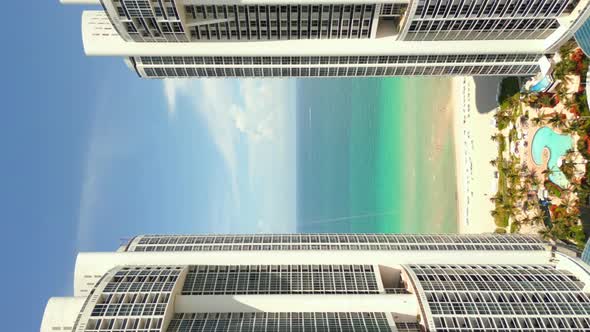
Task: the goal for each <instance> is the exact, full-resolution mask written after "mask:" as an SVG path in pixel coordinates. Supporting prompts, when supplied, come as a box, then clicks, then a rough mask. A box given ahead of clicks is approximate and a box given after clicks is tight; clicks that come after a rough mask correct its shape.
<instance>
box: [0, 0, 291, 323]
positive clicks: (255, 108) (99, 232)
mask: <svg viewBox="0 0 590 332" xmlns="http://www.w3.org/2000/svg"><path fill="white" fill-rule="evenodd" d="M8 6H9V7H11V6H12V7H14V6H22V8H9V10H8V11H7V12H11V13H18V12H26V13H27V16H29V17H35V20H32V21H30V22H29V23H28V24H21V23H22V22H17V21H16V18H17V17H16V16H14V15H11V16H9V17H8V18H7V19H8V22H6V21H5V23H9V24H11V25H12V26H13V27H16V26H18V33H16V34H14V35H13V36H10V37H8V38H9V39H8V40H5V38H7V34H4V35H3V36H2V38H3V40H2V42H3V44H4V45H10V52H8V51H7V50H8V48H5V49H4V50H3V52H1V57H2V61H3V63H5V64H10V65H9V66H5V67H4V68H3V69H4V70H3V76H4V77H3V79H2V89H1V91H2V99H3V102H4V106H3V107H2V112H1V115H2V118H1V119H2V120H1V122H0V126H1V128H0V152H1V155H2V157H1V159H0V161H1V162H0V172H1V173H0V174H1V178H2V182H1V185H0V188H1V189H0V202H1V203H0V204H1V206H0V213H2V220H3V225H4V229H3V235H4V239H3V241H0V243H1V245H2V248H1V251H0V252H1V253H2V260H3V262H6V263H7V266H10V270H7V272H8V271H10V273H4V274H3V277H2V278H3V279H2V283H3V284H4V285H9V287H8V289H7V290H5V292H6V291H7V292H8V293H7V294H6V293H5V299H6V301H2V306H9V307H7V308H2V311H3V312H5V313H6V312H10V313H14V314H13V315H12V317H11V318H10V319H9V320H8V321H7V322H4V324H7V330H11V331H38V329H39V324H40V320H41V316H42V313H43V309H44V306H45V302H46V301H47V299H48V298H49V297H51V296H68V295H71V294H72V287H73V284H72V283H73V268H74V262H75V255H76V253H77V252H78V251H89V250H114V249H115V248H116V247H117V246H118V245H119V241H120V240H121V239H125V238H129V237H131V236H133V235H136V234H138V233H200V232H218V233H226V232H289V231H294V230H295V203H296V202H295V148H294V145H295V144H296V143H295V117H294V110H295V99H294V96H295V95H296V94H295V93H294V90H295V83H294V82H293V81H278V80H271V81H254V80H250V81H235V80H234V81H231V80H210V81H170V82H162V81H148V80H140V79H139V78H138V77H137V76H136V75H135V74H134V73H133V72H131V71H130V70H129V69H128V68H127V67H126V66H125V65H124V63H123V61H122V59H120V58H88V57H85V56H84V54H83V49H82V44H81V36H80V15H81V10H82V8H81V7H78V6H73V7H66V6H61V5H59V3H58V1H57V0H55V1H52V0H48V1H40V2H39V3H36V4H35V6H30V5H29V6H27V5H26V4H25V3H23V2H21V1H11V2H10V3H9V4H8ZM25 6H26V7H27V8H25ZM11 20H12V21H11ZM15 308H18V309H17V310H14V309H15Z"/></svg>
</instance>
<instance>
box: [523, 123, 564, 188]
mask: <svg viewBox="0 0 590 332" xmlns="http://www.w3.org/2000/svg"><path fill="white" fill-rule="evenodd" d="M572 144H573V143H572V138H571V137H570V136H568V135H561V134H558V133H556V132H555V131H553V129H551V128H549V127H543V128H541V129H539V130H537V132H536V133H535V137H533V144H532V147H531V149H532V155H533V161H534V162H535V164H537V165H539V166H541V165H542V163H543V150H544V149H545V148H547V149H549V162H548V163H547V168H549V169H551V170H553V174H551V175H549V180H551V181H552V182H553V183H555V184H556V185H558V186H560V187H562V188H565V187H567V185H568V184H569V182H568V181H567V179H566V177H565V175H564V174H563V172H562V171H561V170H560V169H559V167H557V161H558V160H559V158H560V157H561V156H563V155H565V152H566V151H567V150H568V149H571V148H572Z"/></svg>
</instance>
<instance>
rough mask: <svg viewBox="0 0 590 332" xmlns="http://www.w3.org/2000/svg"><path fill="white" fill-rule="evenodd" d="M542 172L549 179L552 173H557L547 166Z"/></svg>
mask: <svg viewBox="0 0 590 332" xmlns="http://www.w3.org/2000/svg"><path fill="white" fill-rule="evenodd" d="M541 173H543V175H545V178H546V179H548V178H549V177H550V176H551V175H553V174H554V173H555V171H554V170H553V169H551V168H546V169H544V170H543V172H541Z"/></svg>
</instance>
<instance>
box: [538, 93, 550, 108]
mask: <svg viewBox="0 0 590 332" xmlns="http://www.w3.org/2000/svg"><path fill="white" fill-rule="evenodd" d="M551 101H552V98H551V96H550V95H548V94H543V95H542V96H541V97H540V98H539V103H541V105H542V106H544V107H550V106H551Z"/></svg>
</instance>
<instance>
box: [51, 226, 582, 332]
mask: <svg viewBox="0 0 590 332" xmlns="http://www.w3.org/2000/svg"><path fill="white" fill-rule="evenodd" d="M73 295H74V296H73V297H67V298H52V299H50V300H49V302H48V304H47V307H46V309H45V314H44V317H43V321H42V325H41V331H42V332H53V331H76V332H82V331H87V332H95V331H96V332H98V331H101V332H102V331H104V332H106V331H142V332H146V331H148V332H156V331H162V332H180V331H185V332H186V331H416V332H417V331H483V330H486V331H511V330H515V331H516V330H518V331H582V330H589V329H590V266H588V265H587V264H585V263H584V262H582V261H581V260H580V259H579V258H572V257H569V256H566V255H563V254H561V253H559V252H555V251H553V250H552V249H551V247H550V246H549V245H548V244H546V243H543V242H542V241H540V240H538V239H537V238H535V237H529V236H523V235H498V234H484V235H399V234H297V235H215V236H201V235H195V236H168V235H161V236H138V237H136V238H134V239H132V240H130V241H129V242H128V243H126V244H125V245H123V246H121V247H120V248H119V249H118V250H117V252H110V253H109V252H104V253H80V254H79V255H78V259H77V261H76V269H75V276H74V294H73Z"/></svg>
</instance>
